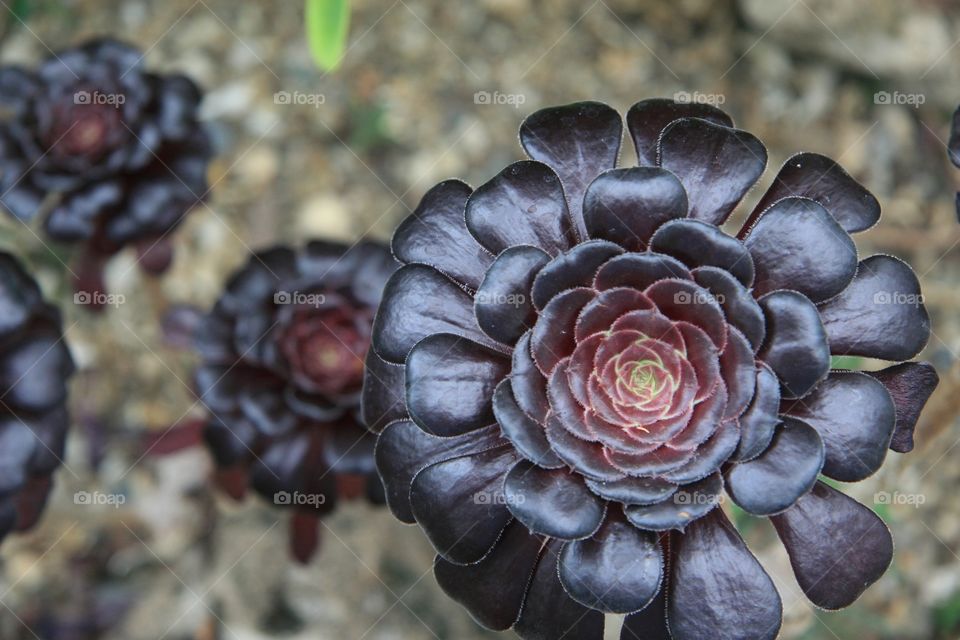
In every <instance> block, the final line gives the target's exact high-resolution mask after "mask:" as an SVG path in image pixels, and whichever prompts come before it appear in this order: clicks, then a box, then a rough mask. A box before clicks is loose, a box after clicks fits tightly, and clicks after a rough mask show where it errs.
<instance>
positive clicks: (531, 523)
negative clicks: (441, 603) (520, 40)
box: [363, 100, 937, 639]
mask: <svg viewBox="0 0 960 640" xmlns="http://www.w3.org/2000/svg"><path fill="white" fill-rule="evenodd" d="M626 121H627V126H628V129H629V133H630V136H631V137H632V138H633V143H634V146H635V148H636V152H637V157H638V164H639V166H636V167H625V168H617V160H618V156H619V152H620V143H621V137H622V122H621V118H620V116H619V114H617V112H616V111H614V110H613V109H611V108H610V107H608V106H606V105H603V104H599V103H592V102H591V103H578V104H572V105H568V106H563V107H556V108H550V109H544V110H542V111H539V112H537V113H535V114H533V115H532V116H530V117H529V118H528V119H527V120H526V121H525V122H524V123H523V125H522V126H521V129H520V139H521V143H522V144H523V147H524V149H525V150H526V152H527V154H528V155H529V156H530V159H529V160H524V161H521V162H517V163H515V164H513V165H510V166H509V167H507V168H506V169H504V170H503V171H502V172H501V173H500V174H499V175H497V176H496V177H494V178H493V179H492V180H490V181H489V182H487V183H486V184H484V185H482V186H480V187H478V188H477V189H476V190H473V189H471V188H470V187H468V186H467V185H466V184H464V183H462V182H459V181H455V180H451V181H448V182H443V183H441V184H439V185H437V186H436V187H434V188H433V189H432V190H431V191H430V192H429V193H427V195H426V196H425V197H424V199H423V201H422V203H421V204H420V206H419V207H418V209H417V210H416V211H415V212H414V214H413V215H411V216H410V217H409V218H408V219H407V220H406V221H405V222H404V223H403V224H402V225H401V227H400V228H399V229H398V231H397V233H396V235H395V237H394V240H393V250H394V254H395V255H396V256H397V258H399V259H400V261H402V262H403V263H404V266H403V267H401V268H400V269H399V270H398V271H397V273H396V274H395V275H394V276H393V277H392V278H391V280H390V282H389V283H388V284H387V287H386V291H385V294H384V299H383V303H382V306H381V308H380V311H379V312H378V316H377V320H376V322H375V327H374V334H373V349H372V350H371V351H370V353H369V355H368V361H367V377H366V381H365V389H364V404H363V409H364V416H365V419H366V421H367V424H368V425H369V426H370V427H371V428H372V429H373V430H375V431H377V432H380V437H379V441H378V444H377V452H376V455H377V464H378V467H379V471H380V473H381V476H382V478H383V480H384V483H385V486H386V490H387V500H388V504H389V505H390V507H391V509H392V510H393V512H394V513H395V514H396V515H397V517H399V518H400V519H402V520H404V521H407V522H417V523H418V524H419V525H420V526H421V527H422V528H423V529H424V531H425V532H426V534H427V536H428V537H429V538H430V540H431V541H432V542H433V544H434V545H435V546H436V548H437V551H438V552H439V555H438V557H437V561H436V566H435V573H436V576H437V579H438V580H439V582H440V584H441V585H442V586H443V587H444V589H445V590H446V591H447V592H448V593H449V594H450V595H451V596H452V597H454V598H455V599H456V600H458V601H459V602H461V603H463V604H464V605H465V606H466V607H467V608H468V609H469V610H470V611H471V613H472V614H473V615H474V616H475V617H476V619H477V620H478V621H479V622H480V623H482V624H483V625H485V626H487V627H490V628H492V629H507V628H509V627H513V628H514V629H515V630H516V631H517V632H518V633H519V634H520V635H521V637H524V638H538V639H539V638H544V639H552V638H561V637H566V638H570V637H574V638H601V637H602V635H603V623H604V618H603V616H602V615H601V614H602V613H604V612H614V613H626V614H630V615H629V616H628V617H627V619H626V624H625V626H624V630H623V632H622V633H623V637H624V638H644V639H646V638H660V637H664V638H665V637H673V638H678V639H694V638H696V639H700V638H741V637H751V638H772V637H775V636H776V635H777V632H778V630H779V628H780V623H781V604H780V598H779V596H778V594H777V591H776V589H775V588H774V585H773V583H772V581H771V580H770V578H769V577H768V576H767V574H766V573H765V572H764V570H763V568H762V567H761V566H760V564H759V563H758V562H757V560H756V559H755V558H754V556H753V555H752V554H751V553H750V551H749V550H748V549H747V548H746V546H745V544H744V542H743V541H742V540H741V539H740V537H739V535H738V534H737V532H736V530H735V529H734V528H733V526H732V525H731V523H730V522H729V521H728V520H727V519H726V517H725V516H724V514H723V511H722V510H721V509H719V508H718V505H719V504H720V502H721V500H722V494H724V493H725V494H727V495H729V496H730V498H732V500H733V501H734V502H736V503H737V504H738V505H739V506H740V507H742V508H743V509H744V510H746V511H747V512H749V513H752V514H755V515H758V516H770V517H771V518H772V519H773V521H774V524H775V525H776V529H777V531H778V533H779V534H780V537H781V539H782V540H783V543H784V544H785V546H786V548H787V551H788V553H789V555H790V558H791V560H792V562H793V566H794V569H795V571H796V575H797V578H798V580H799V583H800V585H801V587H802V588H803V589H804V591H805V593H806V594H807V595H808V597H809V598H810V599H811V600H812V601H813V602H814V603H815V604H817V605H819V606H821V607H825V608H837V607H842V606H845V605H847V604H849V603H850V602H852V601H853V600H854V599H856V598H857V597H858V596H859V594H860V593H861V592H862V591H863V590H864V589H865V588H866V587H867V586H868V585H869V584H871V583H872V582H874V581H875V580H876V579H877V578H878V577H879V576H880V575H881V574H882V573H883V571H884V570H885V568H886V566H887V564H888V563H889V561H890V558H891V540H890V534H889V532H888V530H887V528H886V527H885V526H884V524H883V523H882V522H881V521H880V519H879V518H877V517H876V516H875V515H874V514H873V513H872V512H871V511H870V510H869V509H867V508H865V507H863V506H862V505H860V504H858V503H857V502H855V501H853V500H851V499H850V498H847V497H845V496H844V495H843V494H841V493H839V492H838V491H836V490H834V489H832V488H830V487H829V486H827V485H826V484H823V483H822V482H820V481H818V477H819V476H820V475H821V474H822V475H824V476H827V477H829V478H834V479H836V480H841V481H855V480H861V479H863V478H865V477H867V476H869V475H870V474H872V473H874V472H875V471H876V470H877V469H878V468H879V466H880V465H881V464H882V462H883V460H884V458H885V456H886V452H887V450H888V448H893V449H894V450H897V451H906V450H909V448H910V446H912V437H911V434H912V431H913V427H914V423H915V421H916V419H917V414H918V413H919V409H920V407H922V405H923V402H924V401H925V400H926V397H927V396H928V395H929V393H930V392H931V391H932V389H933V387H934V386H935V385H936V381H937V378H936V374H935V373H934V372H933V369H932V367H930V366H929V365H928V364H925V363H919V362H907V363H903V364H898V365H895V366H893V367H891V368H889V369H885V370H882V371H880V372H877V373H872V374H866V373H860V372H856V371H831V370H830V363H831V356H832V355H846V354H854V355H862V356H868V357H874V358H881V359H885V360H891V361H897V362H899V361H904V360H908V359H910V358H912V357H913V356H915V355H916V354H917V353H918V352H919V351H920V350H921V349H922V348H923V346H924V345H925V343H926V341H927V337H928V334H929V321H928V317H927V314H926V311H925V310H924V308H923V305H922V298H920V296H919V293H920V292H919V289H918V283H917V279H916V277H915V276H914V274H913V272H912V271H911V269H910V268H909V267H908V266H907V265H906V264H904V263H903V262H901V261H899V260H897V259H895V258H892V257H890V256H885V255H878V256H871V257H868V258H866V259H863V260H861V259H860V258H859V257H858V255H857V251H856V248H855V246H854V243H853V241H852V240H851V237H850V234H851V233H854V232H857V231H862V230H864V229H866V228H868V227H870V226H872V225H874V224H875V223H876V222H877V220H878V218H879V213H880V211H879V205H878V203H877V201H876V199H875V198H874V197H873V196H872V195H871V194H870V193H868V192H867V191H866V190H865V189H864V188H863V187H862V186H860V185H859V184H857V183H856V182H855V181H854V180H853V178H851V177H850V176H849V175H848V174H847V173H846V172H844V171H843V169H841V168H840V167H839V166H838V165H837V164H836V163H834V162H833V161H832V160H830V159H828V158H825V157H823V156H819V155H816V154H810V153H804V154H800V155H797V156H794V157H792V158H790V159H789V160H788V161H787V162H786V163H785V165H784V166H783V168H782V169H781V170H780V171H779V173H778V174H777V176H776V177H775V178H774V181H773V183H772V186H771V187H770V188H769V189H768V191H767V192H766V194H765V195H764V196H763V197H762V198H761V200H760V202H759V204H758V205H757V207H756V209H755V210H754V211H753V212H752V213H751V214H750V216H749V218H748V221H747V223H746V224H745V225H744V226H743V228H742V229H740V230H739V233H737V234H736V235H728V234H727V233H725V232H724V231H723V230H721V228H720V226H719V225H722V224H723V223H724V222H725V221H726V220H727V219H728V217H729V216H730V214H731V212H732V211H733V210H734V208H735V207H736V206H737V204H738V203H739V202H740V200H741V199H742V198H743V196H744V195H745V194H746V193H747V191H748V190H749V189H750V188H751V187H753V186H754V184H755V183H756V182H757V181H758V179H759V178H760V176H761V174H762V173H763V171H764V169H765V166H766V161H767V156H766V151H765V149H764V147H763V145H762V144H761V143H760V141H759V140H757V139H756V138H755V137H754V136H752V135H750V134H749V133H747V132H745V131H741V130H738V129H736V128H734V127H733V123H732V121H731V120H730V118H729V117H728V116H727V115H726V114H724V113H723V112H721V111H719V110H717V109H715V108H712V107H709V106H706V105H698V104H678V103H675V102H672V101H669V100H646V101H643V102H640V103H638V104H636V105H634V106H633V107H632V108H631V109H630V111H629V113H628V114H627V117H626Z"/></svg>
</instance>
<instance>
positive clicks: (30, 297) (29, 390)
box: [0, 251, 74, 540]
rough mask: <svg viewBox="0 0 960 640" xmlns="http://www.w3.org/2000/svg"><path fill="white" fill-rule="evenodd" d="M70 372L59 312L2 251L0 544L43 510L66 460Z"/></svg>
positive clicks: (0, 288) (28, 524)
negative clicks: (55, 473)
mask: <svg viewBox="0 0 960 640" xmlns="http://www.w3.org/2000/svg"><path fill="white" fill-rule="evenodd" d="M73 372H74V365H73V359H72V357H71V356H70V351H69V349H68V348H67V345H66V344H65V343H64V339H63V323H62V321H61V317H60V312H59V310H57V308H56V307H54V306H53V305H51V304H49V303H47V302H45V301H44V300H43V297H42V294H41V292H40V288H39V287H38V286H37V283H36V282H35V281H34V280H33V278H32V277H31V276H30V275H29V274H28V273H27V272H26V271H24V269H23V266H22V265H21V264H20V263H19V262H18V261H17V260H16V259H15V258H14V257H13V256H12V255H10V254H9V253H6V252H2V251H0V540H2V539H3V538H4V537H5V536H6V535H7V534H8V533H10V532H11V531H15V530H16V531H23V530H25V529H29V528H30V527H32V526H34V525H35V524H36V523H37V521H38V520H39V519H40V516H41V515H42V513H43V509H44V506H45V505H46V502H47V496H48V494H49V493H50V490H51V487H52V486H53V474H54V472H55V471H56V470H57V468H58V467H60V466H61V464H62V463H63V457H64V447H65V446H66V442H67V428H68V427H69V425H70V419H69V417H68V415H67V381H68V379H69V378H70V376H71V375H72V374H73Z"/></svg>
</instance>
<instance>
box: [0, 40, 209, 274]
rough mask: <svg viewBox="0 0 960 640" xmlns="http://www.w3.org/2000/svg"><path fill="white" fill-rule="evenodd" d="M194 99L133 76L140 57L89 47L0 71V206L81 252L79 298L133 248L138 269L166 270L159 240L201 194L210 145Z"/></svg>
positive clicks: (168, 79) (170, 79) (165, 246)
mask: <svg viewBox="0 0 960 640" xmlns="http://www.w3.org/2000/svg"><path fill="white" fill-rule="evenodd" d="M200 98H201V94H200V90H199V89H198V88H197V86H196V85H195V84H194V83H193V82H192V81H191V80H190V79H188V78H186V77H185V76H181V75H159V74H155V73H150V72H148V71H146V70H145V69H144V68H143V54H142V53H141V52H140V51H138V50H137V49H135V48H133V47H131V46H128V45H126V44H122V43H120V42H116V41H114V40H108V39H102V40H93V41H90V42H87V43H86V44H83V45H81V46H78V47H75V48H71V49H66V50H63V51H60V52H58V53H56V54H54V55H52V56H51V57H50V58H49V59H47V60H46V61H45V62H43V63H42V64H41V65H40V66H39V67H38V68H37V69H36V70H35V71H30V70H27V69H23V68H20V67H3V68H0V110H2V113H0V206H2V208H4V209H6V210H7V211H8V212H9V213H10V214H12V215H13V216H14V217H16V218H18V219H19V220H22V221H24V222H28V221H30V220H32V219H33V218H35V217H36V216H38V215H41V214H43V215H46V219H45V222H44V226H45V229H46V232H47V234H48V235H49V236H50V237H51V238H53V239H54V240H57V241H62V242H71V243H82V244H83V245H84V248H85V255H84V257H83V262H82V263H81V264H80V265H79V266H78V269H77V273H78V278H79V280H80V282H78V288H79V290H81V291H93V290H100V289H102V283H101V282H100V278H101V275H100V268H101V267H102V262H103V261H105V260H106V259H107V258H108V257H109V256H111V255H112V254H114V253H116V252H117V251H118V250H119V249H120V248H122V247H123V246H125V245H128V244H133V245H135V246H136V248H137V251H138V252H139V254H140V264H141V266H142V267H143V268H144V269H145V270H147V271H148V272H152V273H159V272H162V271H163V270H165V269H166V267H167V266H168V264H169V262H170V259H171V255H172V249H171V247H170V244H169V237H168V236H169V234H170V232H171V231H172V230H173V229H174V228H175V227H176V226H177V225H178V224H179V223H180V222H181V221H182V220H183V218H184V216H185V215H186V214H187V212H188V211H190V209H191V208H193V207H194V206H196V205H197V204H198V203H200V202H201V201H203V199H204V198H205V196H206V192H207V179H206V173H207V165H208V163H209V161H210V157H211V155H212V146H211V143H210V139H209V137H208V135H207V133H206V131H205V130H204V128H203V126H202V125H201V123H200V122H198V120H197V107H198V105H199V103H200Z"/></svg>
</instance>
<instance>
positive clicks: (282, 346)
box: [196, 242, 396, 562]
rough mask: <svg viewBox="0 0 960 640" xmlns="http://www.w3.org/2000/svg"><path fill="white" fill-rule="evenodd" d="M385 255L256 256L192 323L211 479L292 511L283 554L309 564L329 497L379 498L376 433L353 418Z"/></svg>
mask: <svg viewBox="0 0 960 640" xmlns="http://www.w3.org/2000/svg"><path fill="white" fill-rule="evenodd" d="M395 269H396V262H395V261H394V259H393V256H392V255H391V254H390V251H389V250H388V249H387V248H386V247H384V246H382V245H379V244H375V243H370V242H362V243H359V244H356V245H353V246H351V247H347V246H345V245H338V244H335V243H327V242H312V243H309V244H307V246H306V247H305V248H304V249H303V250H302V251H299V252H297V251H294V250H292V249H290V248H287V247H277V248H274V249H270V250H267V251H261V252H257V253H255V254H254V255H253V256H252V257H251V258H250V260H249V262H248V263H247V264H246V266H244V267H243V268H242V269H241V270H240V271H238V272H237V273H235V274H234V275H233V276H232V277H231V278H230V281H229V283H228V284H227V286H226V290H225V292H224V294H223V296H222V297H221V298H220V299H219V300H218V301H217V304H216V305H215V306H214V307H213V310H212V311H211V312H210V314H209V315H208V316H207V317H206V319H205V320H204V322H203V323H202V324H201V325H200V327H199V328H198V331H197V335H196V346H197V350H198V351H199V353H200V355H201V357H202V359H203V364H202V365H201V366H200V367H199V368H198V369H197V373H196V382H197V387H198V393H199V394H200V397H201V399H202V400H203V402H204V404H205V405H206V406H207V408H208V409H209V411H210V414H211V415H210V419H209V421H208V422H207V425H206V431H205V438H206V441H207V445H208V446H209V447H210V452H211V454H212V455H213V457H214V459H215V460H216V462H217V465H218V467H219V469H220V470H219V472H218V480H219V484H220V485H221V486H222V487H223V488H224V489H225V490H226V491H227V492H228V493H230V494H231V495H233V496H234V497H236V498H242V497H243V494H244V492H245V489H246V487H247V485H248V484H249V485H250V486H252V487H253V488H254V489H255V490H256V491H257V493H259V494H260V495H262V496H263V497H264V498H266V499H267V500H269V501H270V502H271V503H272V504H274V505H276V506H277V507H280V508H289V509H291V510H292V512H293V517H292V519H291V523H290V541H291V551H292V553H293V555H294V557H296V558H297V559H298V560H300V561H301V562H307V561H309V559H310V557H311V556H312V555H313V553H314V551H315V549H316V546H317V543H318V530H317V528H318V524H317V521H316V519H317V518H318V517H320V516H322V515H324V514H326V513H329V512H330V511H332V510H333V509H334V508H335V507H336V503H337V500H338V499H339V498H341V497H343V498H353V497H357V496H366V497H367V498H368V499H370V500H371V501H373V502H375V503H377V502H379V503H382V501H383V497H382V494H383V491H382V485H381V484H380V480H379V478H378V477H377V474H376V470H375V468H374V463H373V442H374V436H373V434H371V433H369V432H368V431H367V430H366V429H365V428H364V426H363V424H362V422H361V421H360V387H361V384H362V382H363V361H364V358H365V357H366V354H367V349H368V348H369V345H370V333H371V329H372V325H373V315H374V312H375V310H376V308H377V304H378V303H379V302H380V294H381V292H382V291H383V285H384V284H385V283H386V281H387V278H389V277H390V274H392V273H393V272H394V270H395Z"/></svg>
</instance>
